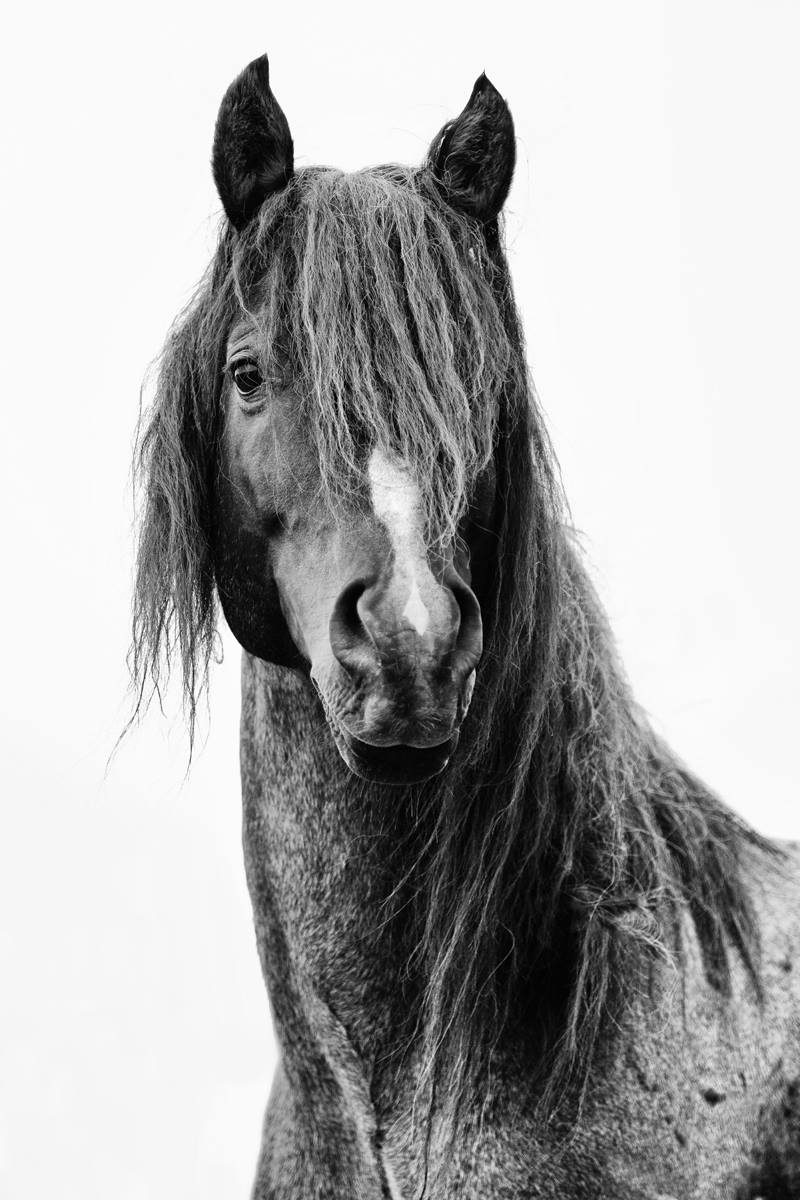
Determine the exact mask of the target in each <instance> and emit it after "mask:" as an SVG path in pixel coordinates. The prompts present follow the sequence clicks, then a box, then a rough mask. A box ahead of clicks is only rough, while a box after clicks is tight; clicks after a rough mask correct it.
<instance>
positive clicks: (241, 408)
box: [140, 57, 514, 783]
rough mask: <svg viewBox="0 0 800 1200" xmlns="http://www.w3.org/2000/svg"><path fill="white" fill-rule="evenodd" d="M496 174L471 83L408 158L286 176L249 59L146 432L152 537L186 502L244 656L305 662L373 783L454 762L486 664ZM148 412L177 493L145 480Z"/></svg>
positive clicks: (489, 91)
mask: <svg viewBox="0 0 800 1200" xmlns="http://www.w3.org/2000/svg"><path fill="white" fill-rule="evenodd" d="M513 166H514V135H513V125H512V121H511V116H510V113H509V111H508V108H507V106H506V104H505V102H504V101H503V99H502V98H501V97H500V95H499V93H498V92H497V91H496V90H495V88H494V87H493V86H492V84H491V83H490V82H489V81H488V79H486V77H485V76H481V77H480V79H478V81H477V82H476V84H475V87H474V89H473V92H472V95H471V96H470V99H469V101H468V103H467V105H466V107H465V108H464V110H463V112H462V113H461V114H460V116H459V117H457V118H456V119H455V120H454V121H452V122H450V123H448V124H447V125H446V126H445V127H444V129H443V130H442V131H441V132H440V133H439V134H438V136H437V137H436V138H435V140H434V142H433V145H432V147H431V150H430V153H429V155H428V158H427V160H426V162H425V163H424V165H423V166H422V167H421V168H420V169H419V170H411V169H406V168H400V167H394V166H392V167H385V168H375V169H373V170H371V171H364V172H357V173H353V174H345V173H343V172H340V171H333V170H328V169H325V168H306V169H304V170H301V171H295V169H294V163H293V145H292V138H291V134H290V131H289V126H288V124H287V121H286V117H285V116H284V114H283V112H282V110H281V108H280V107H279V105H278V104H277V102H276V100H275V98H274V96H273V94H272V91H271V89H270V84H269V71H268V65H267V60H266V57H263V58H260V59H257V60H256V61H255V62H253V63H251V64H250V66H248V67H247V68H246V69H245V70H244V71H243V72H242V74H241V75H240V76H239V77H238V78H237V79H236V80H235V81H234V82H233V83H232V84H231V86H230V88H229V89H228V91H227V93H226V95H225V97H224V99H223V101H222V105H221V108H220V112H219V116H218V118H217V125H216V131H215V138H214V150H213V170H214V178H215V181H216V184H217V189H218V192H219V195H220V198H221V200H222V204H223V208H224V210H225V213H226V216H227V225H226V228H225V230H224V231H223V237H222V239H221V245H220V250H219V251H218V256H217V261H216V263H215V265H214V268H213V271H212V275H211V278H210V279H209V280H208V281H207V283H206V285H205V289H204V291H203V292H202V293H201V298H200V300H199V302H198V304H197V305H196V307H195V308H194V310H192V312H190V314H189V316H188V318H187V319H186V320H185V322H184V324H183V325H182V326H181V327H180V328H179V330H178V331H177V334H176V341H175V342H174V343H173V350H172V365H171V364H170V362H167V363H165V365H164V366H163V368H162V377H161V387H160V396H159V397H158V398H157V401H156V417H155V418H154V419H153V422H152V423H151V427H150V430H148V434H147V435H146V438H145V441H146V443H147V438H148V437H149V439H150V443H149V446H148V447H147V450H146V454H149V461H148V467H149V481H148V486H149V488H150V493H151V504H150V512H149V523H150V527H151V530H150V532H151V533H152V534H153V537H154V540H157V537H156V534H157V533H158V530H157V529H156V525H157V523H158V522H160V523H161V525H162V526H163V525H164V524H165V523H167V522H169V521H172V522H173V524H175V525H178V524H179V523H180V518H181V513H180V509H181V507H183V508H185V507H187V492H192V495H191V497H189V500H190V507H191V511H192V514H193V518H194V521H195V524H196V525H197V527H198V528H197V533H198V535H199V539H200V544H201V549H200V550H198V549H197V547H196V546H193V547H189V548H188V549H187V550H186V553H184V554H183V560H184V564H185V563H186V561H192V562H194V563H195V564H196V563H197V561H198V556H199V557H200V559H202V566H201V567H199V568H198V570H197V576H198V580H199V587H200V589H201V590H202V588H203V587H205V588H206V589H207V590H206V593H205V594H206V596H208V589H214V590H215V591H216V594H217V595H218V597H219V600H220V602H221V605H222V608H223V611H224V613H225V616H226V619H227V622H228V624H229V626H230V628H231V630H232V631H233V633H234V635H235V636H236V638H237V639H238V641H239V642H240V643H241V645H242V646H243V647H244V648H245V650H247V651H248V652H249V653H251V654H253V655H256V656H258V657H260V658H263V659H265V660H267V661H272V662H277V663H282V664H284V665H287V666H290V667H293V668H295V669H298V670H301V671H304V672H307V673H308V675H309V676H310V679H311V680H312V681H313V684H314V686H315V687H316V690H317V692H318V694H319V697H320V699H321V701H322V704H323V707H324V711H325V714H326V717H327V720H328V724H329V726H330V729H331V732H332V734H333V737H334V739H335V742H336V745H337V747H338V749H339V751H340V753H341V755H342V757H343V758H344V760H345V762H346V763H347V765H348V766H349V767H350V768H351V770H353V771H354V772H355V773H356V774H358V775H360V776H362V777H365V778H367V779H373V780H377V781H380V782H384V783H409V782H418V781H421V780H424V779H427V778H429V777H431V776H432V775H435V774H437V773H438V772H439V771H441V770H442V769H443V768H444V767H445V765H446V764H447V762H448V761H449V759H450V757H451V755H452V753H453V751H454V749H455V746H456V744H457V742H458V738H459V731H460V728H461V725H462V722H463V719H464V716H465V713H466V711H467V708H468V706H469V703H470V698H471V695H472V690H473V686H474V683H475V676H476V670H477V669H478V665H479V661H480V658H481V653H482V647H483V619H484V612H482V608H483V609H485V608H486V605H487V603H488V598H489V597H490V595H491V591H492V584H493V583H495V581H492V580H490V579H488V578H487V576H488V574H489V573H490V567H489V564H490V561H491V540H492V536H493V533H494V531H495V526H496V513H495V507H496V493H497V471H496V464H495V461H494V459H495V446H496V440H497V431H498V411H499V408H500V400H501V393H502V390H503V386H504V382H505V379H506V378H507V375H508V371H509V363H510V360H511V358H512V350H511V347H510V344H509V337H508V333H507V330H506V328H505V325H504V318H503V295H504V291H505V283H504V277H503V276H502V274H501V273H500V272H499V271H498V269H497V266H496V262H495V257H494V248H495V246H496V243H497V219H498V215H499V213H500V210H501V207H502V205H503V203H504V201H505V198H506V195H507V193H508V189H509V186H510V183H511V177H512V173H513ZM176 346H177V347H178V348H177V349H176ZM175 363H178V364H179V365H178V366H175ZM173 368H174V369H173ZM181 372H182V373H183V375H184V376H185V375H186V374H187V373H188V375H189V376H190V378H189V380H188V382H187V381H186V380H183V382H181V380H180V379H171V376H172V375H176V376H179V375H180V374H181ZM159 409H160V410H161V417H160V419H161V423H162V425H163V423H164V420H165V419H166V418H167V417H168V416H169V419H170V421H171V422H172V423H173V425H174V428H173V429H172V431H171V432H172V434H174V436H173V437H171V439H170V441H171V448H172V451H173V452H175V450H176V448H177V451H178V453H179V455H180V456H181V462H180V463H179V464H175V465H174V466H173V474H174V475H175V477H176V478H177V477H178V475H180V473H181V471H184V472H185V479H184V481H183V487H182V493H181V495H182V499H181V498H179V499H178V502H176V497H175V496H174V495H173V496H172V499H171V502H169V501H165V498H164V497H163V496H160V497H159V496H155V497H154V495H153V478H154V477H155V475H156V472H155V471H154V470H153V463H154V459H156V458H157V457H158V456H159V453H162V452H163V457H164V460H165V461H164V463H163V466H164V470H163V472H161V474H162V476H166V475H167V474H168V473H169V470H170V465H169V463H168V461H167V460H166V449H165V448H164V447H160V444H159V443H160V441H161V440H163V438H162V436H161V435H162V434H163V429H162V430H161V431H160V432H159V429H157V425H158V420H157V418H158V415H159ZM165 486H168V481H165V479H163V478H162V482H161V488H162V491H163V488H164V487H165ZM156 505H158V506H159V507H158V508H157V507H156ZM176 509H177V510H178V511H177V512H176ZM190 524H191V522H190ZM185 527H186V521H184V534H183V535H180V534H178V533H176V532H175V531H173V532H172V535H171V541H170V539H169V538H163V539H162V544H163V545H164V546H166V545H171V546H172V547H173V549H174V544H175V540H176V537H178V538H179V537H180V536H185ZM162 533H163V530H162ZM147 536H148V518H147V517H146V521H145V530H144V534H143V538H145V539H146V537H147ZM185 549H186V548H185ZM140 557H141V556H140ZM140 570H141V567H140ZM156 570H158V568H156ZM174 576H175V570H173V584H172V589H173V592H174V590H175V583H174ZM140 590H141V589H140ZM163 590H164V589H163V588H162V591H163ZM195 591H197V588H196V589H195ZM180 615H181V614H180V611H178V618H179V625H180ZM153 616H154V619H155V614H153ZM179 633H180V629H179Z"/></svg>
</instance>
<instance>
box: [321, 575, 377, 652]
mask: <svg viewBox="0 0 800 1200" xmlns="http://www.w3.org/2000/svg"><path fill="white" fill-rule="evenodd" d="M369 586H370V583H369V581H367V580H363V579H357V580H356V581H355V582H353V583H351V584H348V586H347V587H346V588H345V589H344V591H343V592H342V593H341V595H340V596H339V598H338V600H337V601H336V603H335V605H334V606H333V612H332V614H331V619H330V626H329V634H330V642H331V649H332V650H333V653H334V655H335V656H336V658H337V659H338V661H339V662H340V663H341V665H342V666H343V667H344V669H345V671H347V672H348V674H351V675H357V674H359V673H363V672H365V671H368V670H369V669H370V668H371V667H374V665H375V650H374V646H373V643H372V639H371V638H370V636H369V633H368V632H367V630H366V629H365V627H364V624H363V622H362V620H361V616H360V615H359V611H358V603H359V600H360V599H361V597H362V596H363V595H364V593H365V592H366V590H367V588H368V587H369Z"/></svg>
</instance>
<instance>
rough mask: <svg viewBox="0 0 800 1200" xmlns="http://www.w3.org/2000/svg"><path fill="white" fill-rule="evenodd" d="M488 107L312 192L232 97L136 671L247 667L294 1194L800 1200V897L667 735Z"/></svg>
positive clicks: (170, 407) (144, 446)
mask: <svg viewBox="0 0 800 1200" xmlns="http://www.w3.org/2000/svg"><path fill="white" fill-rule="evenodd" d="M513 168H514V132H513V125H512V120H511V116H510V113H509V110H508V108H507V106H506V104H505V102H504V100H503V99H502V98H501V96H500V95H499V93H498V92H497V91H496V89H495V88H494V87H493V86H492V84H491V83H490V82H489V81H488V79H487V78H486V77H485V76H481V77H480V78H479V79H478V81H477V83H476V84H475V87H474V89H473V91H472V95H471V96H470V99H469V102H468V103H467V105H466V107H465V108H464V110H463V112H462V113H461V114H460V116H458V117H457V118H456V119H455V120H453V121H451V122H450V123H448V124H447V125H446V126H445V127H444V129H443V130H442V131H441V132H440V133H439V134H438V136H437V137H436V138H435V140H434V142H433V144H432V147H431V150H430V153H429V155H428V157H427V159H426V161H425V163H424V165H423V166H422V167H420V168H418V169H412V168H406V167H401V166H397V165H391V166H384V167H377V168H374V169H371V170H365V171H360V172H355V173H343V172H341V171H336V170H331V169H327V168H304V169H302V170H295V169H294V162H293V146H292V138H291V135H290V132H289V127H288V124H287V121H286V118H285V116H284V114H283V112H282V111H281V109H280V107H279V105H278V104H277V102H276V100H275V98H274V96H273V94H272V92H271V89H270V85H269V72H268V65H267V60H266V58H261V59H257V60H256V61H255V62H253V63H251V64H250V66H249V67H247V68H246V69H245V71H244V72H243V73H242V74H241V75H240V76H239V77H238V78H237V79H236V80H235V81H234V83H233V84H232V85H231V87H230V88H229V89H228V92H227V93H226V95H225V98H224V99H223V102H222V106H221V109H220V113H219V117H218V120H217V126H216V132H215V138H214V151H213V169H214V177H215V180H216V183H217V188H218V191H219V194H220V198H221V200H222V204H223V208H224V210H225V221H224V224H223V228H222V231H221V235H220V239H219V245H218V248H217V251H216V254H215V256H214V260H213V262H212V264H211V267H210V269H209V272H208V274H207V276H206V278H205V279H204V281H203V282H202V284H201V286H200V288H199V290H198V292H197V295H196V297H195V299H194V301H193V302H192V304H191V305H190V306H189V308H188V309H187V311H186V312H185V313H184V314H183V315H182V317H181V318H180V319H179V321H178V323H177V324H176V326H175V327H174V329H173V331H172V333H171V335H170V338H169V340H168V342H167V345H166V348H165V350H164V354H163V357H162V360H161V366H160V374H159V382H158V388H157V392H156V396H155V400H154V404H153V407H152V410H151V412H150V415H149V419H148V421H147V422H146V424H145V427H144V433H143V436H142V439H141V444H140V458H139V465H140V470H141V478H142V484H143V489H144V514H143V522H142V529H141V537H140V545H139V560H138V574H137V586H136V598H135V609H134V646H133V667H134V674H135V677H136V680H137V682H138V685H139V688H140V692H139V695H140V697H146V695H147V693H148V688H149V687H153V686H154V687H158V684H159V679H160V676H161V675H162V674H163V672H164V670H166V669H168V667H169V662H170V658H171V656H172V652H173V650H174V651H176V652H177V653H178V654H179V656H180V659H181V663H182V672H183V682H184V687H185V692H186V696H187V700H188V706H189V713H190V721H191V723H192V726H193V723H194V712H195V705H196V703H197V700H198V696H199V694H200V692H201V691H202V689H203V687H204V685H205V682H206V679H207V671H208V662H209V656H210V653H211V648H212V642H213V637H214V630H215V621H216V615H217V605H218V602H219V604H220V605H221V607H222V609H223V611H224V614H225V617H226V619H227V622H228V624H229V626H230V628H231V629H232V631H233V633H234V634H235V636H236V638H237V639H238V641H239V642H240V643H241V645H242V647H243V648H244V658H243V679H242V687H243V707H242V737H241V768H242V783H243V795H244V849H245V861H246V867H247V877H248V883H249V887H250V892H251V896H252V900H253V909H254V915H255V926H256V933H257V939H258V945H259V950H260V954H261V958H262V963H263V970H264V975H265V979H266V982H267V986H268V988H269V992H270V998H271V1005H272V1012H273V1017H274V1024H275V1031H276V1035H277V1039H278V1042H279V1046H280V1051H281V1058H280V1064H279V1066H278V1068H277V1071H276V1074H275V1078H274V1082H273V1086H272V1093H271V1096H270V1100H269V1104H268V1107H267V1113H266V1117H265V1121H264V1133H263V1142H262V1148H261V1154H260V1158H259V1162H258V1168H257V1177H256V1182H255V1188H254V1196H255V1197H257V1198H259V1200H266V1198H267V1197H269V1198H276V1200H278V1198H284V1200H301V1198H303V1200H305V1198H309V1200H310V1198H311V1197H314V1198H318V1200H322V1198H323V1197H326V1198H327V1197H330V1198H333V1197H336V1198H337V1200H339V1198H344V1197H363V1198H367V1197H375V1198H376V1200H399V1198H400V1197H403V1198H404V1200H411V1198H414V1200H418V1198H420V1197H423V1196H425V1197H428V1198H430V1200H440V1198H444V1197H466V1198H470V1197H472V1198H476V1200H477V1198H478V1197H480V1198H481V1200H488V1198H490V1197H494V1198H500V1197H509V1198H510V1197H545V1198H553V1200H554V1198H556V1197H558V1200H595V1198H597V1200H599V1198H603V1200H606V1198H608V1200H656V1198H657V1197H661V1198H662V1200H664V1198H668V1197H672V1198H673V1200H688V1198H689V1197H692V1198H695V1200H755V1198H756V1197H762V1198H764V1200H785V1198H788V1197H800V1023H799V1018H798V1013H799V1012H800V1003H799V1002H800V958H798V940H800V908H799V907H798V902H799V901H800V876H799V875H798V870H797V867H798V856H797V853H796V851H795V850H793V849H792V848H791V847H777V846H774V845H773V844H771V843H769V842H768V841H767V840H766V839H764V838H762V837H761V836H759V835H758V834H756V833H755V832H754V831H753V830H751V829H749V828H748V827H747V826H746V825H745V824H744V823H743V822H742V821H740V820H739V819H738V818H737V817H736V816H735V815H734V814H733V813H732V812H730V810H728V809H727V808H726V807H725V806H724V805H723V804H722V803H721V802H720V801H719V800H718V799H717V798H716V797H715V796H714V795H713V793H712V792H710V791H709V790H708V788H706V787H705V785H704V784H702V783H701V782H700V781H699V780H698V779H696V778H695V777H694V776H693V775H692V774H691V773H690V772H689V771H688V770H687V769H686V768H685V767H684V766H683V765H682V764H681V762H680V761H679V760H678V759H677V757H676V756H675V755H674V754H673V753H672V751H671V750H670V749H669V748H668V747H667V746H666V745H664V743H663V742H662V741H661V740H660V739H659V738H658V737H657V736H656V735H655V733H654V732H653V730H652V728H651V727H650V725H649V723H648V721H647V719H646V717H645V716H644V714H643V713H642V711H641V710H640V709H639V708H638V706H637V705H636V703H635V701H634V699H633V697H632V695H631V693H630V690H629V687H628V685H627V683H626V680H625V677H624V674H623V672H622V669H621V667H620V665H619V663H618V660H617V657H616V654H615V650H614V645H613V641H612V638H611V635H610V633H609V630H608V628H607V625H606V621H605V618H604V615H603V612H602V609H601V606H600V604H599V602H598V600H597V597H596V595H595V594H594V591H593V590H592V587H591V584H590V583H589V580H588V577H587V574H586V571H585V569H584V567H583V565H582V563H581V560H580V556H579V554H578V552H577V550H576V548H575V546H574V545H573V541H572V538H571V535H570V530H569V528H568V525H567V523H566V520H565V507H564V502H563V498H562V495H561V491H560V487H559V483H558V476H557V470H556V466H555V459H554V456H553V452H552V450H551V447H550V444H549V441H548V438H547V434H546V432H545V429H544V426H543V422H542V418H541V413H540V411H539V408H538V406H537V402H536V398H535V394H534V391H533V388H532V385H531V383H530V380H529V376H528V371H527V366H526V361H525V353H524V344H523V337H522V332H521V328H520V324H519V318H518V315H517V311H516V309H515V306H514V301H513V296H512V291H511V284H510V278H509V272H508V267H507V263H506V260H505V256H504V252H503V246H502V233H501V225H500V220H501V218H500V214H501V209H502V206H503V203H504V201H505V199H506V196H507V193H508V190H509V187H510V184H511V178H512V174H513Z"/></svg>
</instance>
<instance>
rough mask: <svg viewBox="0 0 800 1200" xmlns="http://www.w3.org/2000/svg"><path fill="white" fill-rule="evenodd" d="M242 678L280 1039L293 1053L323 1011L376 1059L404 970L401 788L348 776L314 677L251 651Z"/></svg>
mask: <svg viewBox="0 0 800 1200" xmlns="http://www.w3.org/2000/svg"><path fill="white" fill-rule="evenodd" d="M242 682H243V689H242V690H243V707H242V740H241V770H242V792H243V802H244V838H243V840H244V850H245V864H246V869H247V875H248V885H249V888H250V892H251V897H252V901H253V909H254V917H255V924H256V933H257V938H258V942H259V947H260V951H261V955H262V960H263V967H264V972H265V976H266V980H267V984H268V987H269V989H270V995H271V999H272V1006H273V1012H274V1016H275V1022H276V1026H277V1029H278V1034H279V1036H282V1035H283V1037H282V1040H283V1041H284V1049H285V1050H287V1045H290V1044H292V1043H296V1041H297V1037H298V1036H299V1035H298V1034H297V1028H298V1021H299V1022H300V1024H303V1022H304V1021H306V1020H307V1021H310V1022H311V1023H312V1024H314V1023H316V1024H319V1020H320V1011H321V1010H320V1005H322V1006H323V1008H324V1010H325V1011H326V1012H330V1013H333V1014H335V1019H336V1021H337V1023H340V1024H341V1026H343V1027H344V1029H346V1031H347V1036H348V1038H349V1039H350V1041H351V1042H352V1043H353V1046H354V1047H355V1049H356V1051H357V1053H358V1054H359V1056H360V1057H361V1058H362V1059H364V1060H365V1061H372V1062H374V1061H375V1059H376V1057H377V1056H378V1055H379V1054H380V1053H381V1052H382V1051H384V1050H385V1049H386V1048H387V1047H386V1041H387V1038H389V1037H390V1031H391V1029H392V1028H393V1027H394V1026H395V1023H396V1016H397V1014H396V1007H397V1004H398V1000H399V998H398V987H397V979H398V975H399V974H400V973H401V971H402V961H399V959H400V956H401V955H402V954H403V948H402V947H401V946H399V945H398V943H397V923H396V922H395V923H391V922H387V920H386V908H385V900H386V898H387V896H388V895H389V894H390V893H391V891H392V888H393V886H394V883H395V879H394V877H393V868H392V838H391V835H390V833H389V832H388V830H387V824H388V822H387V820H386V817H387V814H386V812H385V806H386V804H387V801H388V802H391V801H392V799H393V797H394V796H395V793H394V792H393V791H389V790H387V789H371V788H370V787H369V785H366V786H365V785H363V784H362V783H361V781H359V780H357V779H355V778H354V777H353V776H352V775H351V773H350V772H349V771H348V770H347V768H346V767H345V766H344V764H343V763H342V761H341V759H340V757H339V754H338V752H337V750H336V748H335V746H334V743H333V740H332V738H331V735H330V732H329V730H328V728H327V725H326V722H325V719H324V714H323V711H322V708H321V706H320V703H319V701H318V699H317V697H316V694H315V693H314V690H313V688H312V686H311V684H310V682H309V681H308V680H307V679H305V678H303V677H302V676H300V675H299V674H296V673H294V672H291V671H288V670H285V669H283V668H279V667H273V666H270V665H268V664H265V663H263V662H261V661H260V660H258V659H255V658H252V657H250V656H248V655H245V657H244V662H243V681H242ZM376 799H380V801H381V802H382V805H383V809H384V811H381V810H380V808H379V807H378V804H377V803H376ZM314 1014H316V1015H314Z"/></svg>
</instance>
